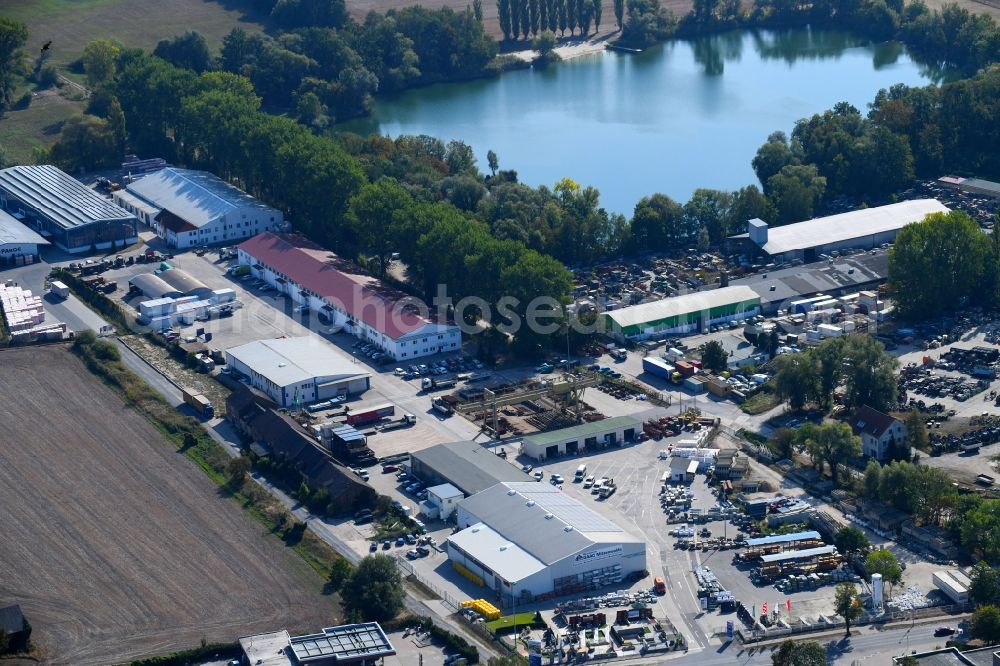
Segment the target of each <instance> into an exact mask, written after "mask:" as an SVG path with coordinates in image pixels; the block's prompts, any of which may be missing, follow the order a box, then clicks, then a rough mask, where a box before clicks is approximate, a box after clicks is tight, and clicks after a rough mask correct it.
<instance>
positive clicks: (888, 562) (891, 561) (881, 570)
mask: <svg viewBox="0 0 1000 666" xmlns="http://www.w3.org/2000/svg"><path fill="white" fill-rule="evenodd" d="M865 574H866V575H867V577H868V580H869V581H870V580H871V579H872V574H882V580H883V581H884V582H885V583H887V584H888V585H889V591H890V596H891V592H892V588H893V587H894V586H896V585H899V583H900V582H902V580H903V569H902V568H901V567H900V566H899V562H898V561H897V560H896V556H895V554H893V552H892V551H891V550H873V551H872V552H870V553H868V557H866V558H865Z"/></svg>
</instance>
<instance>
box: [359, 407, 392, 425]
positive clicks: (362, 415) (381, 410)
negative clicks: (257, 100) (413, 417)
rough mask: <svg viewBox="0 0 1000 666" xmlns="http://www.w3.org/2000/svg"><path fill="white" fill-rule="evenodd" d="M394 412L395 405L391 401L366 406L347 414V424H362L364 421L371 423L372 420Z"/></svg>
mask: <svg viewBox="0 0 1000 666" xmlns="http://www.w3.org/2000/svg"><path fill="white" fill-rule="evenodd" d="M395 413H396V406H395V405H393V404H391V403H386V404H384V405H378V406H377V407H367V408H363V409H361V410H360V411H357V412H352V413H350V414H348V415H347V424H348V425H362V424H365V423H372V422H373V421H378V420H379V419H384V418H386V417H387V416H392V415H393V414H395Z"/></svg>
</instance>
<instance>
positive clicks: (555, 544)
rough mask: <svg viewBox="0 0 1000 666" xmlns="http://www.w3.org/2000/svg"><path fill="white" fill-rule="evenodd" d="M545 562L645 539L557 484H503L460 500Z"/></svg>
mask: <svg viewBox="0 0 1000 666" xmlns="http://www.w3.org/2000/svg"><path fill="white" fill-rule="evenodd" d="M459 506H460V507H462V509H464V510H465V511H468V512H469V513H470V514H472V515H473V516H475V518H476V520H478V521H482V522H483V523H485V524H486V525H488V526H489V527H490V528H491V529H493V530H495V531H497V532H498V533H500V534H501V535H503V536H504V537H505V538H506V539H509V540H510V541H512V542H513V543H516V544H517V545H518V546H519V547H521V548H523V549H524V550H525V551H527V552H528V553H529V554H531V555H532V556H533V557H535V558H537V559H539V560H541V561H542V562H543V563H545V564H554V563H555V562H558V561H560V560H562V559H565V558H567V557H569V556H571V555H573V554H575V553H579V552H580V551H582V550H584V549H586V548H588V547H590V546H592V545H594V544H597V543H641V542H640V541H639V540H638V539H636V538H635V537H633V536H632V535H631V534H629V533H627V532H625V531H624V530H623V529H622V528H620V527H618V526H617V525H615V524H614V523H613V522H611V521H610V520H608V519H607V518H605V517H604V516H601V515H599V514H597V513H595V512H594V511H593V510H591V509H589V508H588V507H586V506H584V505H583V504H581V503H580V502H579V501H577V500H575V499H573V498H572V497H569V496H568V495H567V494H566V493H564V492H563V491H562V490H560V489H558V488H556V487H555V486H552V485H549V484H545V483H538V482H527V483H501V484H498V485H495V486H493V487H492V488H489V489H487V490H484V491H483V492H481V493H479V494H477V495H473V496H472V497H469V498H466V499H465V500H463V501H462V503H461V504H460V505H459Z"/></svg>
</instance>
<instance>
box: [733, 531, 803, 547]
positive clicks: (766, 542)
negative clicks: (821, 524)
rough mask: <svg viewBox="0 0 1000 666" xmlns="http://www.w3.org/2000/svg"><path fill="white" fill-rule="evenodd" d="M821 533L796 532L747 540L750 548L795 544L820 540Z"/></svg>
mask: <svg viewBox="0 0 1000 666" xmlns="http://www.w3.org/2000/svg"><path fill="white" fill-rule="evenodd" d="M819 538H820V536H819V532H813V531H810V532H795V533H794V534H778V535H775V536H766V537H760V538H757V539H747V547H748V548H756V547H758V546H771V545H774V544H776V543H794V542H795V541H805V540H806V539H819Z"/></svg>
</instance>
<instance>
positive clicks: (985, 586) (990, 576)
mask: <svg viewBox="0 0 1000 666" xmlns="http://www.w3.org/2000/svg"><path fill="white" fill-rule="evenodd" d="M969 580H970V582H971V584H970V585H969V600H970V601H971V602H972V603H974V604H976V605H982V604H991V603H994V602H995V601H996V600H997V598H998V597H1000V573H998V572H997V570H996V569H994V568H993V567H991V566H990V565H989V564H988V563H986V562H976V563H975V564H974V565H973V566H972V571H971V572H969Z"/></svg>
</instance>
